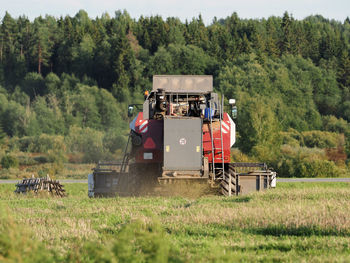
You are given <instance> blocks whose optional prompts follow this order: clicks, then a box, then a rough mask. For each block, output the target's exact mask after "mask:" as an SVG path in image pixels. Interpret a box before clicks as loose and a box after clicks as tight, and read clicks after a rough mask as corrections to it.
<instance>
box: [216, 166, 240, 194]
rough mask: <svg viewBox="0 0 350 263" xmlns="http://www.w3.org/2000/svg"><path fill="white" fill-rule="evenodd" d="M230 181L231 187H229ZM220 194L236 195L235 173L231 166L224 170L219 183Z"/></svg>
mask: <svg viewBox="0 0 350 263" xmlns="http://www.w3.org/2000/svg"><path fill="white" fill-rule="evenodd" d="M230 181H231V185H230ZM220 186H221V193H222V194H223V195H225V196H231V195H236V194H237V193H236V188H237V187H236V172H235V169H234V167H233V165H231V164H229V165H228V168H227V169H225V175H224V178H223V179H222V181H221V184H220Z"/></svg>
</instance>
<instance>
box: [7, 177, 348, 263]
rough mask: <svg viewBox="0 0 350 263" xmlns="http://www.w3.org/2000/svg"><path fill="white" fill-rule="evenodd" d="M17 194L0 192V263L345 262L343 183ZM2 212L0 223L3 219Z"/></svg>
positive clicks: (77, 188)
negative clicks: (242, 189)
mask: <svg viewBox="0 0 350 263" xmlns="http://www.w3.org/2000/svg"><path fill="white" fill-rule="evenodd" d="M66 189H67V191H68V194H69V196H68V197H67V198H63V199H57V198H48V199H47V198H43V197H33V196H29V195H28V196H17V195H14V194H13V193H12V191H13V189H12V188H11V186H9V185H0V206H2V207H4V208H3V209H2V210H1V221H0V230H1V231H0V262H2V261H4V262H232V261H288V262H289V261H298V262H300V261H318V262H319V261H329V262H334V261H339V262H345V261H349V260H350V204H349V203H350V202H349V201H350V184H347V183H333V184H331V183H318V184H306V183H298V184H279V185H278V188H277V189H273V190H270V191H267V192H265V193H255V194H251V195H248V196H239V197H232V198H226V197H221V196H204V197H201V198H198V199H189V198H183V197H143V198H118V197H117V198H106V199H105V198H100V199H89V198H87V194H86V190H87V189H86V185H84V184H81V185H66ZM5 215H6V216H5Z"/></svg>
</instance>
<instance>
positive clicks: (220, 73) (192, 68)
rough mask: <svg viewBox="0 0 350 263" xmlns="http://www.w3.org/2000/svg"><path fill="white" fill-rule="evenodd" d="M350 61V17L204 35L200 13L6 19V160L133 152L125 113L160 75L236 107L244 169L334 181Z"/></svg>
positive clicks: (349, 102)
mask: <svg viewBox="0 0 350 263" xmlns="http://www.w3.org/2000/svg"><path fill="white" fill-rule="evenodd" d="M349 52H350V20H349V18H347V19H346V20H345V21H343V22H339V21H334V20H329V19H326V18H324V17H322V16H318V15H316V16H309V17H307V18H305V19H303V20H296V19H294V18H293V16H292V15H290V14H288V13H287V12H285V13H284V14H283V16H282V17H269V18H266V19H241V18H239V16H238V15H237V14H236V13H233V14H232V15H231V16H229V17H227V18H225V19H217V18H214V19H213V22H212V23H211V24H210V25H207V26H206V25H205V24H204V23H203V20H202V18H201V16H200V15H199V16H198V17H197V18H193V19H192V20H191V21H186V22H185V23H183V22H181V21H180V20H179V19H178V18H173V17H169V18H167V19H166V20H164V19H163V18H162V17H160V16H152V17H142V16H141V17H140V18H139V19H138V20H136V19H133V18H131V17H130V16H129V14H128V13H127V12H126V11H116V12H115V13H114V15H113V16H110V15H109V14H107V13H106V14H103V15H102V16H101V17H97V18H95V19H91V18H89V16H88V14H87V13H86V12H85V11H83V10H81V11H79V12H78V13H77V14H76V15H75V16H74V17H70V16H66V17H60V18H55V17H52V16H45V17H38V18H36V19H34V21H30V20H29V19H28V18H26V17H25V16H20V17H18V18H13V17H12V16H11V15H10V14H9V13H5V15H4V16H3V19H2V22H1V25H0V141H1V144H2V145H3V146H2V148H3V149H4V150H3V151H2V154H5V153H6V152H10V151H14V150H19V151H40V150H43V149H38V147H34V146H33V145H35V142H38V141H40V140H44V141H45V140H46V141H47V140H49V141H50V140H51V141H54V142H56V143H57V141H58V142H59V144H60V145H62V146H60V147H61V149H62V151H64V152H67V153H69V152H84V151H89V152H90V153H92V152H93V153H97V154H90V155H88V156H85V159H84V160H83V161H87V162H89V161H96V160H98V159H99V158H112V157H113V154H114V155H116V154H117V153H120V151H121V149H122V148H123V146H124V145H125V140H126V135H127V133H128V121H129V120H128V118H127V113H126V109H127V105H128V103H142V101H143V92H144V91H145V90H150V89H151V81H152V76H153V75H155V74H199V75H200V74H208V75H213V77H214V86H215V89H216V90H217V91H218V92H220V93H222V94H224V95H225V98H235V99H236V100H237V103H238V114H239V115H238V116H239V117H238V119H237V122H238V124H237V126H238V133H239V138H238V143H237V147H238V148H239V150H237V149H236V150H235V152H234V153H235V155H234V156H235V157H234V159H235V160H245V159H247V158H248V159H252V160H257V159H258V160H261V161H266V162H268V163H269V164H270V165H273V166H274V167H275V168H276V169H277V170H278V171H279V172H280V173H282V174H283V175H284V176H320V174H317V172H315V173H314V170H317V169H319V170H321V171H325V170H326V171H329V172H328V173H327V175H329V176H336V175H337V174H338V173H341V172H346V171H348V170H349V167H350V164H349V156H350V124H349V122H350V54H349ZM50 138H51V139H50ZM89 140H90V141H89ZM51 144H52V145H56V146H52V148H57V144H54V143H51ZM44 150H45V149H44ZM46 150H48V149H46ZM316 168H317V169H316ZM312 173H314V174H312ZM310 174H311V175H310Z"/></svg>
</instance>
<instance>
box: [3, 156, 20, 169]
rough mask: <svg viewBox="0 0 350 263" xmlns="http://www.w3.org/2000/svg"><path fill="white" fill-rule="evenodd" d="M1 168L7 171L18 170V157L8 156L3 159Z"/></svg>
mask: <svg viewBox="0 0 350 263" xmlns="http://www.w3.org/2000/svg"><path fill="white" fill-rule="evenodd" d="M1 166H2V167H3V168H6V169H9V168H11V167H13V168H16V167H18V160H17V158H16V157H14V156H11V155H8V154H7V155H5V156H3V157H2V158H1Z"/></svg>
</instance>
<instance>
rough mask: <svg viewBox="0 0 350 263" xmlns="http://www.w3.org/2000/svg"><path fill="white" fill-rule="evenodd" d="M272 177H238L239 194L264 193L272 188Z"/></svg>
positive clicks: (260, 175)
mask: <svg viewBox="0 0 350 263" xmlns="http://www.w3.org/2000/svg"><path fill="white" fill-rule="evenodd" d="M270 179H271V178H270V176H269V175H266V174H259V175H258V174H256V175H238V176H237V187H238V189H237V190H238V191H237V193H238V194H243V195H244V194H249V193H251V192H256V191H263V190H266V189H268V188H270Z"/></svg>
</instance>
